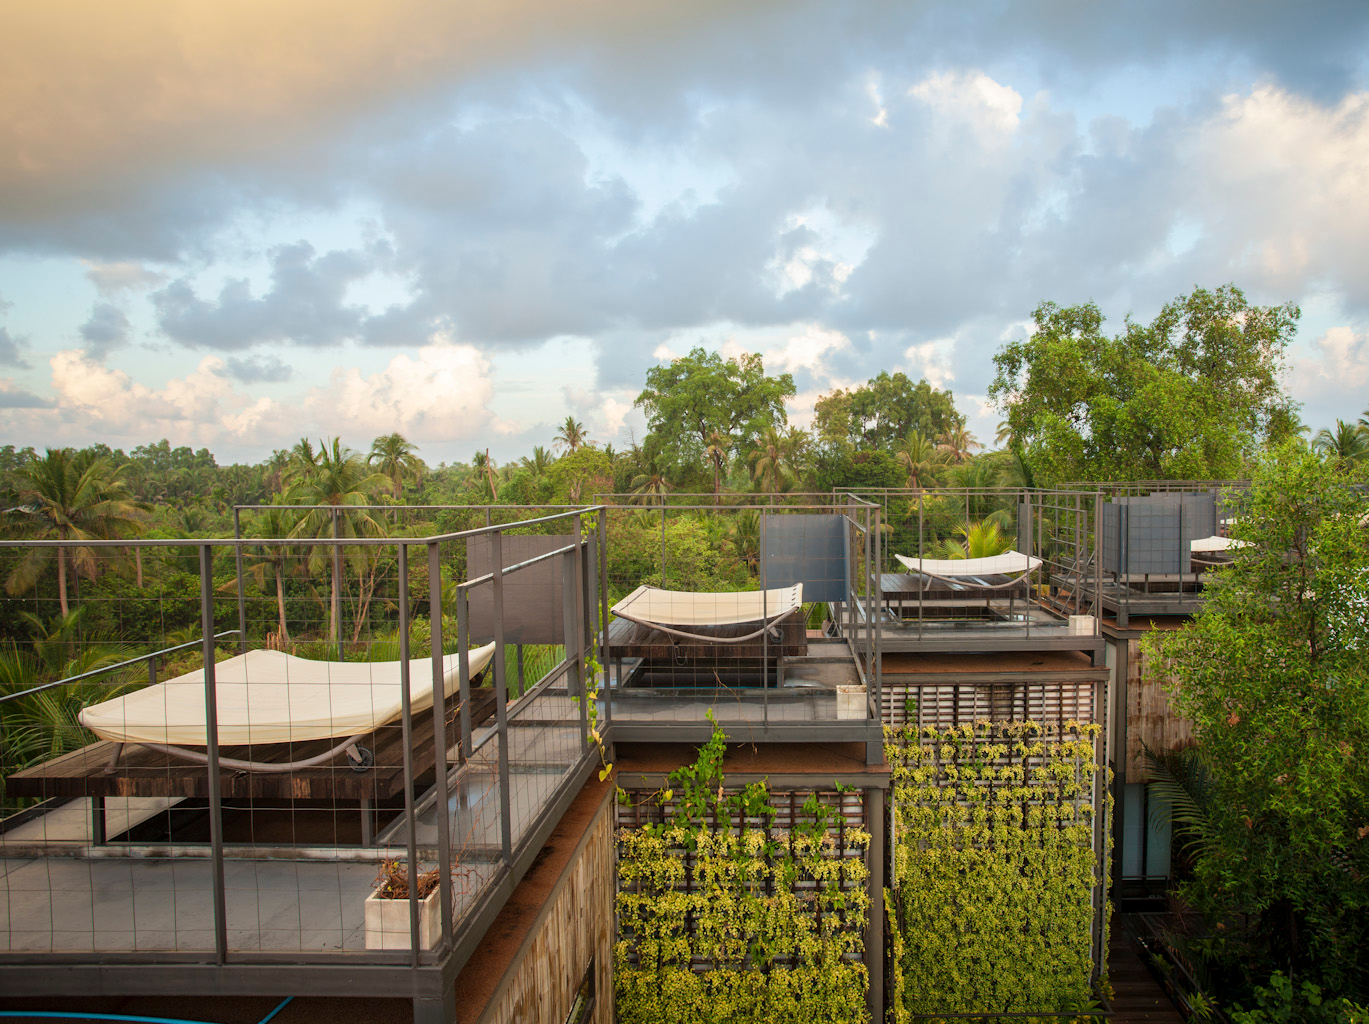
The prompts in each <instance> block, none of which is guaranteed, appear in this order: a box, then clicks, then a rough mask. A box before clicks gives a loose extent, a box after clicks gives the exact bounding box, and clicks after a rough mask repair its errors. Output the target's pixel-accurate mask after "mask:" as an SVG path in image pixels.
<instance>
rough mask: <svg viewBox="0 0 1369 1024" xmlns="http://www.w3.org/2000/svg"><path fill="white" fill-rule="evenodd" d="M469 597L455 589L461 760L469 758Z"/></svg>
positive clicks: (460, 589)
mask: <svg viewBox="0 0 1369 1024" xmlns="http://www.w3.org/2000/svg"><path fill="white" fill-rule="evenodd" d="M470 600H471V596H470V594H469V593H468V592H467V591H466V588H465V587H457V589H456V679H457V686H458V687H459V691H458V693H457V698H456V699H457V716H458V718H459V720H460V722H461V741H460V742H461V745H460V748H459V749H460V751H461V760H462V761H463V762H465V761H469V760H470V758H471V747H472V744H471V652H470V647H471V636H470V630H471V620H470Z"/></svg>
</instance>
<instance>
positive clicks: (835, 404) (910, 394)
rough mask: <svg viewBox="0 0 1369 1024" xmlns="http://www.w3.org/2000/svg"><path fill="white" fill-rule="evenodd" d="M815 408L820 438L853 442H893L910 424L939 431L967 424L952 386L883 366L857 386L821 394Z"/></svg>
mask: <svg viewBox="0 0 1369 1024" xmlns="http://www.w3.org/2000/svg"><path fill="white" fill-rule="evenodd" d="M813 412H814V416H813V431H814V433H816V434H817V435H818V437H819V438H821V439H822V440H824V441H827V442H829V443H844V444H849V445H851V446H852V447H855V448H889V447H892V446H893V445H894V444H895V443H896V442H897V441H899V440H900V439H901V438H904V437H907V436H908V432H909V431H910V430H916V431H918V432H919V433H921V434H923V435H924V436H926V437H936V436H937V435H939V434H943V433H947V432H950V431H955V430H958V429H961V428H963V427H964V425H965V420H964V417H962V416H961V415H960V413H959V412H957V411H956V408H955V397H954V396H953V395H952V394H951V392H949V391H942V390H939V389H937V388H934V387H932V385H930V384H928V383H927V381H926V380H925V379H924V380H919V381H918V382H917V383H916V384H914V383H913V382H912V381H911V380H910V379H909V378H908V376H907V375H906V374H903V373H895V374H893V375H892V376H890V375H889V373H887V372H884V371H881V372H880V374H879V375H878V376H877V377H873V378H871V379H870V380H869V381H867V382H866V383H864V384H862V385H861V386H860V387H858V388H854V389H851V390H845V389H841V388H838V389H837V390H836V391H833V392H831V393H829V394H826V395H823V396H822V397H821V398H819V399H818V400H817V404H816V405H815V406H814V408H813Z"/></svg>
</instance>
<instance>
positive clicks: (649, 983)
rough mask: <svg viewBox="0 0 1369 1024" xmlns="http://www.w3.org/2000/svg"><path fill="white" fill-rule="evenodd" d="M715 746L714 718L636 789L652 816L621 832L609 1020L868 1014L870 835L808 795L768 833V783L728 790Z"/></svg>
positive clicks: (718, 742)
mask: <svg viewBox="0 0 1369 1024" xmlns="http://www.w3.org/2000/svg"><path fill="white" fill-rule="evenodd" d="M725 746H726V736H725V735H724V733H723V732H722V730H721V729H719V728H718V727H717V725H716V723H715V725H714V731H713V738H712V739H711V740H710V741H709V742H708V743H707V744H705V745H704V746H703V747H702V748H701V749H700V752H699V757H698V760H696V761H695V762H694V763H693V764H692V765H688V766H686V767H684V768H682V769H680V770H678V771H676V772H674V773H672V774H671V775H670V777H669V785H668V787H667V788H665V789H663V790H660V791H658V792H656V793H653V794H650V795H643V797H644V799H646V800H647V801H650V802H651V804H652V805H653V807H652V811H653V814H652V816H653V817H655V818H656V819H657V820H655V821H650V822H648V823H647V824H645V825H641V826H639V827H635V828H622V829H620V830H619V832H618V884H619V892H618V896H617V910H618V935H619V938H618V942H617V944H616V946H615V948H614V982H615V987H616V997H617V1010H618V1019H619V1020H620V1021H621V1022H623V1024H666V1022H676V1021H691V1022H693V1021H697V1022H707V1024H711V1022H718V1024H722V1022H725V1021H726V1022H733V1021H735V1022H756V1024H759V1022H762V1021H780V1020H784V1021H787V1020H803V1021H822V1022H832V1024H837V1022H841V1024H847V1022H866V1021H868V1019H869V1016H868V1013H867V1011H866V1006H865V993H866V989H867V987H868V978H867V976H866V970H865V965H864V963H863V962H862V960H861V956H862V954H863V953H864V948H865V947H864V927H865V918H866V911H867V909H868V904H869V897H868V895H867V891H866V885H865V882H866V878H867V875H868V869H867V867H866V864H865V852H866V850H867V849H868V846H869V842H870V836H869V833H868V832H866V831H864V830H863V829H858V828H853V827H851V826H849V825H847V824H846V823H845V822H844V820H843V819H842V816H841V815H840V814H839V813H838V811H837V810H836V809H834V808H833V807H832V806H830V804H828V803H826V802H824V801H823V800H822V799H821V798H820V797H819V795H818V794H816V793H814V794H810V795H808V796H807V798H806V800H805V802H804V804H803V807H802V812H801V813H800V814H798V815H796V816H795V817H794V820H793V821H791V822H790V823H789V824H790V826H791V827H789V828H787V829H781V828H777V827H776V816H777V811H776V808H775V807H774V805H773V803H772V802H771V794H770V792H769V789H768V787H767V786H766V784H765V783H763V782H762V783H755V784H752V785H750V786H748V787H746V788H745V789H741V790H736V789H732V790H729V789H728V788H727V786H726V783H725V780H724V778H723V774H722V757H723V753H724V750H725ZM633 798H634V797H633V795H630V794H627V793H623V794H622V795H621V798H620V799H622V800H624V801H628V802H630V801H632V800H633Z"/></svg>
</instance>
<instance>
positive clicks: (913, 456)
mask: <svg viewBox="0 0 1369 1024" xmlns="http://www.w3.org/2000/svg"><path fill="white" fill-rule="evenodd" d="M894 457H895V458H896V459H898V462H899V465H901V466H902V467H903V468H904V470H905V471H907V473H908V482H907V486H908V487H909V488H910V489H912V490H914V491H920V490H922V488H924V487H926V486H928V485H929V484H932V483H935V482H936V474H937V471H938V470H939V469H940V467H941V466H942V464H943V463H944V462H945V456H944V455H943V454H942V453H941V452H939V451H937V447H936V445H934V444H933V443H932V441H931V439H930V438H928V437H927V436H926V435H924V434H923V433H922V432H921V431H920V430H910V431H908V436H907V437H905V438H903V439H902V440H900V441H897V442H895V443H894Z"/></svg>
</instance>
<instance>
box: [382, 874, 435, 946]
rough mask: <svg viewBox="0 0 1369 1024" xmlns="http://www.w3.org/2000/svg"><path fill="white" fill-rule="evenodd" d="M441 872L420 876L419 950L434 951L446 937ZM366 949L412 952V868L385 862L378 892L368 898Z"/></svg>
mask: <svg viewBox="0 0 1369 1024" xmlns="http://www.w3.org/2000/svg"><path fill="white" fill-rule="evenodd" d="M437 879H438V871H437V868H433V869H432V870H431V871H424V872H422V873H420V874H419V876H418V882H417V890H418V900H419V903H418V948H419V949H432V948H433V947H434V946H435V945H437V940H438V937H439V936H440V935H441V934H442V916H441V912H440V910H439V909H438V897H439V893H438V885H437ZM366 948H367V949H409V948H411V944H410V933H409V869H408V865H406V864H404V863H402V862H400V861H397V860H386V861H381V864H380V872H379V873H378V874H377V875H376V880H375V891H374V892H372V893H371V895H369V896H367V897H366Z"/></svg>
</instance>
